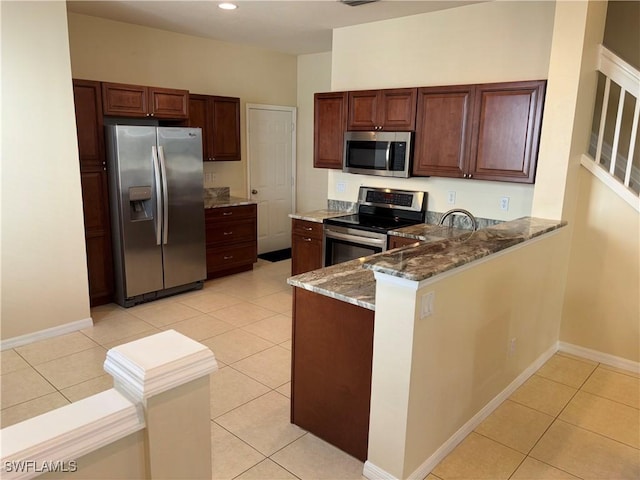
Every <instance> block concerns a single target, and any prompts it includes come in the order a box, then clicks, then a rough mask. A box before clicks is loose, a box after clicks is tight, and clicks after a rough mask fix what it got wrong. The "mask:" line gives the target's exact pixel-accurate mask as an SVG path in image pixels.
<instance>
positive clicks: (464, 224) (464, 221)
mask: <svg viewBox="0 0 640 480" xmlns="http://www.w3.org/2000/svg"><path fill="white" fill-rule="evenodd" d="M443 214H444V212H431V211H427V219H426V222H425V223H430V224H433V225H436V224H438V223H440V218H441V217H442V215H443ZM475 219H476V222H477V223H478V230H481V229H483V228H487V227H491V226H493V225H497V224H498V223H502V222H503V221H504V220H493V219H492V218H479V217H475ZM447 225H449V220H447ZM453 226H454V227H455V228H462V229H467V230H469V229H470V227H471V221H470V220H469V219H468V218H466V217H465V216H464V215H454V216H453Z"/></svg>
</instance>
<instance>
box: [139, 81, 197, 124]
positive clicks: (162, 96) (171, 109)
mask: <svg viewBox="0 0 640 480" xmlns="http://www.w3.org/2000/svg"><path fill="white" fill-rule="evenodd" d="M148 95H149V110H148V113H149V116H151V117H157V118H189V92H188V91H187V90H175V89H173V88H158V87H149V88H148Z"/></svg>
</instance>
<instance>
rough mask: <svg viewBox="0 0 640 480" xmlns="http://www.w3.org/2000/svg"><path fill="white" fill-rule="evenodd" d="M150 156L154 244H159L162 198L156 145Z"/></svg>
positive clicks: (160, 239) (160, 240) (160, 238)
mask: <svg viewBox="0 0 640 480" xmlns="http://www.w3.org/2000/svg"><path fill="white" fill-rule="evenodd" d="M151 156H152V158H153V174H154V176H155V180H156V187H155V189H156V245H160V243H161V242H162V224H161V223H160V222H161V221H162V220H161V217H160V215H161V211H162V199H161V198H160V189H161V188H162V187H161V186H160V165H159V162H158V150H157V149H156V146H155V145H154V146H152V147H151Z"/></svg>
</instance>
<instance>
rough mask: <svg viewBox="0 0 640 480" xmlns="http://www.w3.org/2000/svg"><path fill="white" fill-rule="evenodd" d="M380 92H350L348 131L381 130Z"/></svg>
mask: <svg viewBox="0 0 640 480" xmlns="http://www.w3.org/2000/svg"><path fill="white" fill-rule="evenodd" d="M379 94H380V91H379V90H360V91H357V92H349V122H348V124H347V130H379V129H380V128H379V127H381V125H380V120H379V119H380V117H381V114H380V113H379V112H378V108H379V107H380V101H379V100H378V97H379Z"/></svg>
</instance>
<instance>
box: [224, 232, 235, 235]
mask: <svg viewBox="0 0 640 480" xmlns="http://www.w3.org/2000/svg"><path fill="white" fill-rule="evenodd" d="M223 235H233V232H224V233H223Z"/></svg>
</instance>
